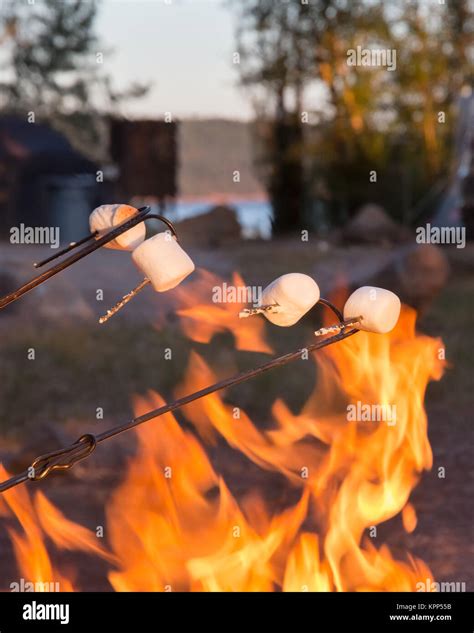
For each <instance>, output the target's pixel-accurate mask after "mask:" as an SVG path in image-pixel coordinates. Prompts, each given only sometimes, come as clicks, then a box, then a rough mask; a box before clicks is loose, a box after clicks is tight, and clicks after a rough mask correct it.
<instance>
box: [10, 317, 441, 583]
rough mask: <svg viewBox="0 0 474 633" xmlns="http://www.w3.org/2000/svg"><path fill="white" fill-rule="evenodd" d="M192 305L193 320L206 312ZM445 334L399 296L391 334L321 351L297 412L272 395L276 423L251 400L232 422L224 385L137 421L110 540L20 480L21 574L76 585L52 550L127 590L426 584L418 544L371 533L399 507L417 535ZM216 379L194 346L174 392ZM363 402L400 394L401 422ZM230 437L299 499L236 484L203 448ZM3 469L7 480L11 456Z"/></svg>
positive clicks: (110, 510)
mask: <svg viewBox="0 0 474 633" xmlns="http://www.w3.org/2000/svg"><path fill="white" fill-rule="evenodd" d="M219 310H221V311H223V312H225V310H223V309H217V308H216V310H214V311H213V309H210V310H209V308H208V312H207V315H208V323H211V322H212V323H213V324H214V325H215V324H216V323H217V322H219V323H220V324H221V325H220V326H219V327H221V326H222V327H224V328H225V327H227V326H228V325H226V324H227V321H226V318H230V317H224V316H223V315H219ZM233 311H234V314H235V306H234V307H233ZM182 314H183V313H182ZM184 314H185V316H187V317H192V319H194V320H195V317H196V314H197V313H196V310H193V309H192V308H189V309H188V310H185V312H184ZM262 321H263V320H262ZM250 322H251V323H252V327H253V328H255V329H254V330H253V332H252V334H251V338H250V340H253V343H254V344H256V345H257V347H258V346H259V345H260V350H264V349H265V346H266V343H265V342H264V340H263V329H261V328H262V327H263V326H261V325H259V323H260V322H261V321H260V320H258V319H255V320H251V319H248V320H246V323H247V325H246V327H249V326H248V323H250ZM214 325H213V326H212V327H214ZM206 327H207V326H206ZM211 330H212V328H210V326H209V328H208V330H207V334H206V335H203V334H202V333H197V329H196V328H193V336H194V338H196V337H197V340H199V339H201V340H204V339H205V340H209V339H208V337H209V336H211V334H209V332H211ZM212 331H214V330H212ZM259 341H260V343H259ZM441 346H442V344H441V341H439V340H436V339H433V338H429V337H427V336H422V335H419V334H417V333H416V332H415V313H414V311H413V310H411V309H408V308H403V310H402V315H401V318H400V321H399V323H398V326H397V327H396V329H395V330H394V331H393V332H391V333H390V334H388V335H383V336H381V335H373V334H368V333H365V332H361V333H359V334H357V336H354V337H351V338H349V339H347V340H345V341H344V342H342V343H338V344H337V345H333V346H330V347H327V348H325V350H324V351H319V352H318V353H317V354H315V355H314V358H313V361H314V362H315V363H316V365H317V369H318V371H317V384H316V386H315V389H314V391H313V393H312V394H311V396H310V398H309V399H308V401H307V402H306V404H305V405H304V406H303V408H302V410H301V411H300V412H299V413H297V414H295V413H292V412H291V411H290V410H289V408H288V407H287V405H286V404H285V403H284V402H283V401H282V400H277V401H276V402H274V404H273V407H272V417H273V425H272V427H271V429H270V430H268V429H267V430H262V429H260V428H259V426H258V425H257V424H255V423H254V422H253V421H252V420H251V418H250V417H249V416H248V415H247V414H246V413H245V412H244V411H240V417H238V418H237V419H236V418H235V416H234V415H233V413H234V411H235V410H234V408H233V407H232V406H230V405H229V404H227V403H226V402H225V401H224V399H223V396H222V395H221V394H219V393H214V394H211V395H209V396H207V397H206V398H204V399H201V400H198V401H196V402H194V403H192V404H190V405H187V407H186V408H185V409H184V410H183V412H182V414H183V415H184V417H185V418H186V421H187V424H186V425H182V424H179V423H178V422H177V420H176V418H175V416H174V415H173V414H171V413H168V414H166V415H164V416H162V417H160V418H159V419H157V420H156V421H154V422H150V423H148V424H145V425H143V426H141V427H138V428H137V430H136V437H137V450H136V455H135V456H134V458H133V459H132V460H131V461H130V462H129V464H128V467H127V471H126V475H125V477H124V479H123V481H122V483H121V484H120V485H119V487H118V488H117V489H116V490H115V492H114V493H113V494H112V496H111V497H110V499H109V502H108V504H107V508H106V517H107V523H106V529H105V534H106V537H107V538H106V542H107V547H105V546H102V545H101V544H100V543H101V541H99V540H98V539H97V538H96V535H95V532H93V531H91V530H89V529H86V528H85V527H83V526H80V525H78V524H76V523H74V522H72V521H70V520H68V519H67V518H66V517H64V516H63V515H62V514H61V513H60V512H59V510H58V509H57V508H55V507H54V505H53V504H52V503H51V502H50V501H48V500H47V499H46V497H45V496H44V495H43V494H42V493H41V492H37V493H36V494H35V495H34V496H33V497H31V496H30V493H29V490H28V489H27V487H26V486H23V487H17V488H15V489H11V490H10V491H8V492H7V493H5V494H4V495H3V501H2V498H0V517H1V520H2V523H5V524H6V525H7V530H8V534H9V537H10V539H11V542H12V544H13V548H14V553H15V556H16V559H17V563H18V569H19V572H20V575H21V576H23V577H24V578H26V579H28V580H30V581H32V582H53V581H54V582H60V586H61V589H62V590H65V591H68V590H72V589H80V588H81V586H80V583H78V582H76V580H75V578H73V577H71V575H68V574H67V573H66V572H65V571H64V570H62V569H60V568H59V567H56V566H54V565H53V563H52V562H51V558H50V554H49V552H50V551H52V550H53V549H54V548H56V549H59V550H63V549H68V550H78V551H79V550H80V551H83V552H87V553H88V554H90V555H92V556H98V557H100V558H101V559H103V560H105V561H107V563H108V564H109V568H110V571H109V573H108V580H109V582H110V585H111V586H112V588H113V589H114V590H116V591H274V590H284V591H354V590H356V591H372V590H375V591H380V590H390V591H412V590H414V589H415V587H416V583H417V582H419V581H423V582H426V580H427V579H428V578H429V579H432V574H431V572H430V570H429V568H428V567H427V565H426V564H425V563H424V562H422V561H421V560H418V559H416V558H414V557H412V556H410V555H408V556H407V557H406V558H405V560H397V559H396V558H395V557H394V556H393V554H392V553H391V552H390V550H389V548H388V546H387V545H386V544H383V543H380V539H379V537H377V536H374V535H375V534H376V530H377V526H379V525H380V524H381V523H383V522H385V521H388V520H389V519H392V518H393V517H395V516H396V515H398V514H401V518H402V522H401V523H402V524H403V526H404V528H405V530H406V531H407V532H412V531H413V530H414V529H415V528H416V522H417V518H416V512H415V509H414V507H413V506H412V504H411V503H410V502H409V498H410V494H411V492H412V490H413V488H414V487H415V486H416V484H417V482H418V480H419V477H420V474H421V473H422V471H423V470H427V469H430V468H431V465H432V453H431V448H430V445H429V441H428V437H427V417H426V413H425V410H424V406H423V401H424V394H425V390H426V387H427V384H428V382H429V381H430V380H432V379H436V380H437V379H439V378H440V377H441V375H442V371H443V362H444V361H443V360H440V359H439V355H438V350H439V349H440V347H441ZM310 362H312V360H311V359H310V360H301V363H310ZM277 371H278V370H277ZM295 371H305V366H301V365H297V366H296V367H295ZM214 379H215V376H214V375H213V371H212V370H211V368H210V367H209V366H208V365H207V364H206V363H205V361H204V360H203V359H202V358H201V357H200V356H198V355H197V354H196V353H191V355H190V359H189V366H188V370H187V375H186V377H185V379H184V382H183V385H181V387H180V389H178V392H180V393H184V392H189V391H191V390H195V389H199V388H200V387H202V386H204V385H207V384H210V383H211V382H213V381H214ZM360 402H363V403H366V404H369V405H370V404H374V405H381V404H385V405H387V406H391V407H393V406H395V410H396V419H395V421H394V420H393V419H392V418H391V419H390V420H388V421H375V422H368V421H360V420H351V419H348V413H347V412H348V406H350V405H354V406H355V405H357V403H360ZM161 404H163V400H162V398H161V397H160V396H159V395H158V394H156V393H149V394H147V395H146V396H142V397H137V398H136V399H135V410H136V414H137V415H141V414H143V413H145V412H146V411H148V410H149V409H152V408H155V407H159V406H160V405H161ZM224 440H225V442H226V443H227V444H228V446H229V447H231V449H232V450H233V451H237V452H238V453H239V454H240V456H239V459H240V462H239V463H241V464H243V465H242V466H241V467H240V474H241V475H242V476H245V473H246V471H247V470H248V468H251V469H255V470H258V469H260V470H262V471H264V472H265V473H266V474H265V477H268V478H270V481H271V482H273V480H274V479H273V478H277V479H278V481H279V482H280V483H279V484H278V485H279V486H280V487H285V488H286V489H287V490H288V491H289V492H290V495H291V499H292V500H291V502H288V501H287V500H286V501H285V503H283V502H282V500H279V499H278V495H276V501H275V498H273V499H272V498H271V497H272V495H271V494H270V495H269V494H268V489H264V488H262V486H260V485H259V486H257V485H254V486H253V487H252V490H251V492H250V493H249V492H246V493H245V494H244V493H242V492H240V493H239V490H238V489H239V486H238V485H236V484H235V482H233V486H232V485H231V482H230V481H225V480H224V479H223V477H222V475H220V474H219V473H218V472H217V471H216V468H215V467H214V466H213V464H212V463H211V459H210V455H211V454H212V450H211V449H208V450H206V448H207V447H209V446H211V445H212V444H215V443H217V442H219V441H220V442H224ZM226 450H230V449H229V448H227V449H226ZM245 464H247V466H246V465H245ZM252 472H253V470H252ZM238 474H239V473H237V475H238ZM0 475H1V477H2V479H3V478H6V477H7V473H6V471H5V470H4V469H2V471H1V473H0ZM232 479H233V478H232ZM235 479H237V480H238V479H239V477H238V476H236V477H235ZM247 480H248V476H247ZM258 481H260V478H259V479H258ZM232 487H234V488H235V490H234V491H233V490H232ZM267 488H268V487H267ZM14 518H15V520H16V527H15V528H13V527H11V523H12V521H13V520H14ZM47 545H48V547H47Z"/></svg>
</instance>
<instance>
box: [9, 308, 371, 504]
mask: <svg viewBox="0 0 474 633" xmlns="http://www.w3.org/2000/svg"><path fill="white" fill-rule="evenodd" d="M319 303H322V304H323V305H326V306H328V307H329V308H330V309H331V310H332V311H333V312H334V313H335V314H336V316H337V317H338V319H339V320H340V322H341V323H340V326H341V327H340V328H339V330H340V331H339V332H338V334H335V335H334V336H330V337H328V338H325V339H322V340H319V341H317V342H315V343H311V344H310V345H308V346H307V347H304V348H301V349H298V350H296V351H295V352H289V353H288V354H284V355H283V356H279V357H277V358H274V359H272V360H270V361H268V362H267V363H264V364H263V365H260V367H256V368H255V369H250V370H248V371H245V372H242V373H240V374H237V375H236V376H231V377H230V378H226V379H225V380H221V381H219V382H216V383H214V384H213V385H210V386H209V387H205V388H204V389H200V390H199V391H195V392H194V393H191V394H188V395H187V396H183V397H182V398H179V399H178V400H174V401H173V402H170V403H169V404H165V405H163V406H162V407H159V408H158V409H153V410H152V411H149V412H148V413H145V414H144V415H141V416H139V417H138V418H134V419H133V420H131V421H130V422H126V423H124V424H122V425H119V426H115V427H112V428H110V429H108V430H107V431H104V432H103V433H99V434H98V435H92V434H91V433H87V434H85V435H82V436H81V437H80V438H79V439H78V440H77V441H76V442H74V444H71V445H70V446H67V447H65V448H62V449H59V450H56V451H53V452H51V453H46V454H45V455H41V456H39V457H37V458H36V459H35V460H34V461H33V463H32V464H31V466H30V467H29V468H28V469H27V470H26V471H24V472H23V473H20V474H18V475H15V476H13V477H11V478H10V479H7V480H6V481H3V482H2V483H0V493H2V492H5V491H7V490H9V489H10V488H13V487H14V486H17V485H18V484H21V483H24V482H26V481H39V480H41V479H44V478H45V477H47V476H48V475H49V474H50V473H51V472H53V471H54V470H68V469H69V468H72V467H73V466H74V464H76V463H77V462H79V461H81V460H82V459H85V458H86V457H88V456H89V455H90V454H91V453H92V452H93V451H94V450H95V448H96V446H97V444H100V443H101V442H105V441H106V440H109V439H111V438H113V437H115V436H116V435H120V434H121V433H124V432H125V431H129V430H130V429H133V428H135V427H136V426H139V425H140V424H143V423H145V422H148V421H150V420H153V419H154V418H157V417H159V416H161V415H164V414H165V413H169V412H170V411H175V410H176V409H179V408H181V407H183V406H185V405H187V404H189V403H190V402H194V401H195V400H199V399H200V398H204V397H205V396H208V395H209V394H211V393H215V392H216V391H220V390H221V389H226V388H228V387H232V386H234V385H238V384H240V383H242V382H245V381H246V380H250V379H251V378H255V377H256V376H259V375H260V374H263V373H264V372H266V371H268V370H269V369H273V368H275V367H281V366H282V365H286V364H287V363H290V362H292V361H294V360H297V359H298V358H302V355H303V353H304V352H313V351H316V350H318V349H322V348H323V347H327V346H328V345H332V344H333V343H337V342H339V341H343V340H344V339H346V338H349V336H352V335H353V334H356V333H357V332H358V331H359V330H357V329H351V330H349V331H348V332H347V331H346V327H347V325H344V324H343V317H342V314H341V312H340V311H339V310H338V308H336V307H335V306H333V305H332V304H331V303H330V302H329V301H327V300H326V299H320V301H319Z"/></svg>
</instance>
